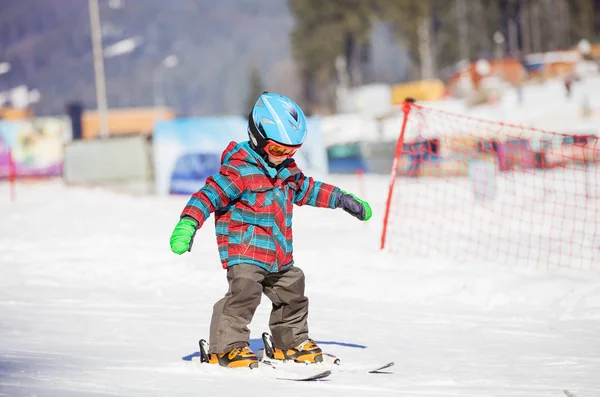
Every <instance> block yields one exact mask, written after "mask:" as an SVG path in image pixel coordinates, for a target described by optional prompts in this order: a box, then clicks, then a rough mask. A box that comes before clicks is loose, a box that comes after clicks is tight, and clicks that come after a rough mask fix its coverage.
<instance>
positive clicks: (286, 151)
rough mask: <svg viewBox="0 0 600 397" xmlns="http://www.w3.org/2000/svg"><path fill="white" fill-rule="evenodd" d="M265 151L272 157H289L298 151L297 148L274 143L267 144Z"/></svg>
mask: <svg viewBox="0 0 600 397" xmlns="http://www.w3.org/2000/svg"><path fill="white" fill-rule="evenodd" d="M265 149H266V150H267V152H269V154H270V155H271V156H273V157H291V156H293V155H294V153H296V150H298V148H294V147H289V146H283V145H280V144H278V143H274V142H268V143H267V146H266V148H265Z"/></svg>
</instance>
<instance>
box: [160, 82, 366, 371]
mask: <svg viewBox="0 0 600 397" xmlns="http://www.w3.org/2000/svg"><path fill="white" fill-rule="evenodd" d="M248 135H249V137H250V140H249V141H246V142H242V143H235V142H231V143H230V144H229V145H228V146H227V148H226V149H225V151H224V152H223V155H222V157H221V163H222V165H221V169H220V171H219V173H218V174H215V175H212V176H211V177H209V178H208V179H207V180H206V185H205V186H204V187H202V188H201V189H200V190H199V191H198V192H197V193H194V194H193V195H192V197H191V198H190V200H189V201H188V203H187V205H186V207H185V208H184V210H183V212H182V214H181V218H180V220H179V223H178V224H177V226H176V227H175V230H173V233H172V235H171V241H170V242H171V250H172V251H173V252H174V253H176V254H179V255H181V254H183V253H184V252H186V251H189V250H190V249H191V247H192V242H193V239H194V235H195V233H196V230H197V229H198V228H200V227H201V226H202V224H203V223H204V222H205V221H206V219H207V218H208V217H209V215H210V213H211V212H214V213H215V222H216V234H217V243H218V246H219V254H220V258H221V262H222V264H223V268H224V269H227V281H228V282H229V290H228V291H227V293H226V294H225V297H223V298H222V299H221V300H219V301H218V302H217V303H216V304H215V305H214V308H213V315H212V320H211V324H210V340H209V354H210V360H209V362H210V363H213V364H220V365H222V366H225V367H245V366H249V367H255V366H256V365H257V363H258V360H257V357H256V355H255V354H254V353H253V352H252V351H251V350H250V349H249V348H248V346H249V337H250V330H249V329H248V324H250V322H251V320H252V317H253V316H254V312H255V311H256V309H257V307H258V305H259V304H260V298H261V296H262V293H264V294H265V295H267V297H269V299H270V300H271V301H272V303H273V307H272V311H271V317H270V320H269V328H270V330H271V334H272V336H273V342H274V343H273V344H274V347H275V352H276V357H277V358H281V359H297V360H299V361H308V362H319V361H322V360H323V354H322V351H321V349H320V348H319V346H317V344H316V343H315V342H314V341H313V340H311V339H310V338H309V337H308V326H307V317H308V298H307V297H306V296H304V273H303V272H302V270H301V269H300V268H298V267H295V266H294V260H293V258H292V210H293V205H294V204H296V205H311V206H314V207H323V208H342V209H344V210H345V211H346V212H348V213H350V214H351V215H353V216H355V217H356V218H358V219H360V220H362V221H367V220H369V219H370V218H371V207H370V206H369V204H368V203H366V202H365V201H362V200H360V199H358V198H357V197H356V196H354V195H352V194H347V193H346V192H344V191H342V190H340V189H339V188H337V187H335V186H332V185H328V184H326V183H323V182H317V181H315V180H313V179H312V178H310V177H307V176H305V175H304V174H303V173H302V171H300V169H299V168H298V167H297V166H296V163H295V162H294V160H293V159H292V156H293V155H294V154H295V153H296V151H297V150H298V149H299V148H300V147H301V146H302V143H303V142H304V138H305V136H306V119H305V117H304V113H303V112H302V109H300V107H299V106H298V105H297V104H296V103H295V102H294V101H292V100H290V99H289V98H286V97H285V96H283V95H279V94H274V93H268V92H265V93H263V94H262V95H261V96H260V97H259V98H258V101H257V102H256V104H255V105H254V107H253V109H252V111H251V112H250V114H249V116H248Z"/></svg>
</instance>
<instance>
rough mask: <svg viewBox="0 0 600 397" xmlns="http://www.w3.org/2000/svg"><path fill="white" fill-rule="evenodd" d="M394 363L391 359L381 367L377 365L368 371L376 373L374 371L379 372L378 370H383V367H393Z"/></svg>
mask: <svg viewBox="0 0 600 397" xmlns="http://www.w3.org/2000/svg"><path fill="white" fill-rule="evenodd" d="M394 364H395V363H394V362H393V361H390V362H389V363H387V364H384V365H382V366H381V367H378V368H375V369H373V370H371V371H369V373H371V374H376V373H379V372H380V371H383V370H384V369H387V368H389V367H393V366H394Z"/></svg>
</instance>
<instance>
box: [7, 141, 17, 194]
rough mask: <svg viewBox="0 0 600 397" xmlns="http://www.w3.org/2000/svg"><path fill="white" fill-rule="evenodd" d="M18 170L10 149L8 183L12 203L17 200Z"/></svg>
mask: <svg viewBox="0 0 600 397" xmlns="http://www.w3.org/2000/svg"><path fill="white" fill-rule="evenodd" d="M16 177H17V170H16V167H15V163H14V161H13V156H12V150H11V149H10V148H8V182H9V184H10V201H15V200H16V199H17V194H16V189H15V180H16V179H17V178H16Z"/></svg>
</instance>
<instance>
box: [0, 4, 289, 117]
mask: <svg viewBox="0 0 600 397" xmlns="http://www.w3.org/2000/svg"><path fill="white" fill-rule="evenodd" d="M111 3H112V5H113V6H114V4H118V3H119V2H115V1H113V2H108V1H103V0H101V1H100V8H101V10H100V12H101V20H102V27H103V40H104V47H105V49H106V48H107V47H109V46H110V45H112V44H115V43H117V42H119V41H122V40H125V39H131V38H133V39H135V40H136V42H137V43H138V46H137V47H136V48H135V49H134V50H133V51H132V52H130V53H126V54H123V55H119V56H114V57H110V58H107V59H106V61H105V68H106V75H107V91H108V101H109V106H111V107H126V106H149V105H152V103H153V72H154V70H155V68H156V67H157V65H159V64H160V62H161V60H162V59H164V58H165V57H166V56H168V55H171V54H175V55H177V57H178V58H179V64H178V65H177V66H176V67H175V68H174V69H170V70H167V71H166V72H165V74H164V80H165V82H164V86H165V96H166V103H167V104H168V105H169V106H172V107H174V108H175V109H177V111H179V112H180V113H183V114H193V115H206V114H215V113H240V112H245V109H243V107H244V103H245V99H246V98H245V96H246V91H247V89H246V86H247V85H248V78H247V73H248V67H249V63H250V62H254V63H255V64H256V65H258V66H259V67H260V69H261V72H262V76H263V80H264V83H265V84H266V85H267V86H268V87H272V86H275V87H277V89H278V90H279V91H282V92H293V91H294V90H295V89H296V88H295V87H296V85H295V84H296V81H295V79H293V78H290V77H289V76H293V70H292V69H293V63H292V62H291V60H290V59H289V58H290V51H289V42H288V33H289V31H290V29H291V28H292V27H293V20H292V17H291V15H290V14H289V11H288V9H287V2H286V1H282V0H260V1H259V0H219V1H218V2H213V1H195V0H174V1H168V2H166V1H163V0H143V1H140V0H121V1H120V5H121V7H111ZM0 61H2V62H9V63H10V64H11V65H12V69H11V71H10V72H9V73H7V74H5V75H2V76H0V91H4V90H7V89H10V88H13V87H15V86H16V85H19V84H26V85H28V86H29V87H31V88H35V89H38V90H39V91H40V92H41V94H42V95H41V101H40V102H39V103H38V104H37V105H36V109H35V110H36V112H37V113H38V114H57V113H62V112H63V109H64V105H65V102H67V101H70V100H74V99H79V100H82V101H83V102H84V103H85V105H86V106H87V107H93V106H95V102H96V101H95V89H94V75H93V64H92V61H93V59H92V48H91V38H90V31H89V15H88V9H87V1H84V0H52V1H48V0H2V1H1V2H0Z"/></svg>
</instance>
